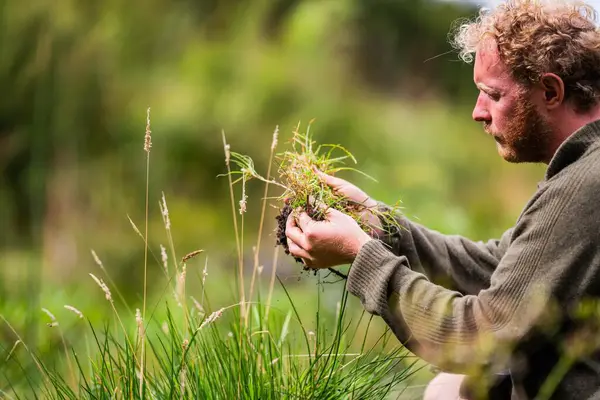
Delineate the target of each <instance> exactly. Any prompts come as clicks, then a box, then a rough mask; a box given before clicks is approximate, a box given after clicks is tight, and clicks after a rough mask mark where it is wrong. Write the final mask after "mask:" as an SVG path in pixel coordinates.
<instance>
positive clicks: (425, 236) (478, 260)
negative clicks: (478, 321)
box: [374, 203, 512, 294]
mask: <svg viewBox="0 0 600 400" xmlns="http://www.w3.org/2000/svg"><path fill="white" fill-rule="evenodd" d="M379 210H380V211H389V210H390V209H389V208H388V207H387V206H386V205H385V204H383V203H379ZM382 222H383V225H384V229H385V231H387V232H388V233H380V234H376V235H375V236H374V237H376V238H378V239H380V240H381V241H382V242H383V243H385V244H386V245H387V246H388V248H389V250H390V251H391V252H392V253H394V254H395V255H397V256H405V257H406V258H407V259H408V264H409V265H410V268H411V269H412V270H413V271H417V272H421V273H423V274H425V275H426V276H427V277H428V278H429V279H430V280H431V281H433V282H435V283H439V284H443V285H444V286H446V287H453V288H455V289H456V290H458V291H460V292H461V293H463V294H477V293H478V292H479V291H480V290H482V289H485V288H487V287H488V286H489V284H490V278H491V276H492V273H493V272H494V270H495V269H496V267H497V266H498V263H499V262H500V259H501V258H502V257H503V256H504V254H505V252H506V249H507V248H508V245H509V243H510V239H511V235H512V229H509V230H508V231H506V232H505V233H504V234H503V235H502V237H501V238H500V239H495V240H489V241H487V242H481V241H480V242H475V241H472V240H469V239H467V238H465V237H462V236H458V235H444V234H441V233H439V232H436V231H434V230H431V229H428V228H426V227H424V226H422V225H420V224H417V223H415V222H412V221H410V220H409V219H407V218H405V217H401V216H398V217H396V222H397V223H398V224H399V225H400V226H401V228H400V229H399V230H398V229H394V227H390V226H389V225H388V224H385V223H384V221H382Z"/></svg>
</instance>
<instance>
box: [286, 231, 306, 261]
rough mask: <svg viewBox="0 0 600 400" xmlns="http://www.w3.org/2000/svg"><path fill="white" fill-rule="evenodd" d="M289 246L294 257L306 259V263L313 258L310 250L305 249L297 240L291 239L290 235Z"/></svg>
mask: <svg viewBox="0 0 600 400" xmlns="http://www.w3.org/2000/svg"><path fill="white" fill-rule="evenodd" d="M288 248H289V250H290V254H291V255H293V256H294V257H300V258H302V259H304V263H305V264H307V265H308V262H310V260H311V256H310V254H308V252H307V251H306V250H304V249H303V248H302V247H300V246H298V244H297V243H296V242H294V241H293V240H291V239H290V238H289V237H288Z"/></svg>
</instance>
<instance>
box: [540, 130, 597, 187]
mask: <svg viewBox="0 0 600 400" xmlns="http://www.w3.org/2000/svg"><path fill="white" fill-rule="evenodd" d="M599 141H600V120H596V121H594V122H590V123H589V124H587V125H584V126H582V127H581V128H579V129H578V130H576V131H575V132H573V134H572V135H571V136H569V137H568V138H567V140H565V141H564V142H562V144H561V145H560V146H559V147H558V149H557V150H556V153H554V156H553V157H552V160H550V163H549V164H548V169H547V170H546V177H545V180H548V179H551V178H552V177H553V176H554V175H556V174H558V173H559V172H560V171H562V170H563V169H564V168H566V167H568V166H569V165H571V164H573V163H574V162H575V161H577V160H578V159H580V158H581V157H582V156H583V155H584V154H585V153H586V152H587V150H588V149H589V148H590V147H591V146H592V145H593V144H594V143H596V142H599Z"/></svg>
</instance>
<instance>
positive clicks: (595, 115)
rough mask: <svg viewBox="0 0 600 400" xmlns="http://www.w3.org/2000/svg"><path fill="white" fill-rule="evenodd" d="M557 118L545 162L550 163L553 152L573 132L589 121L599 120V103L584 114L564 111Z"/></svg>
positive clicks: (554, 152)
mask: <svg viewBox="0 0 600 400" xmlns="http://www.w3.org/2000/svg"><path fill="white" fill-rule="evenodd" d="M557 120H558V123H557V124H556V126H557V130H556V131H555V135H554V137H555V140H554V142H553V144H552V148H551V149H550V152H549V154H550V157H549V158H548V159H547V160H546V161H545V163H546V164H548V163H550V160H551V159H552V157H553V156H554V154H556V151H557V150H558V148H559V147H560V145H561V144H562V143H563V142H564V141H565V140H567V139H568V138H569V137H571V135H572V134H573V133H575V132H577V131H578V130H579V129H581V128H582V127H584V126H586V125H587V124H589V123H592V122H594V121H597V120H600V104H599V105H597V106H595V107H594V108H592V109H591V110H590V111H588V112H586V113H584V114H581V113H576V112H574V111H573V110H568V111H565V112H564V113H562V114H561V115H560V116H559V117H558V118H557Z"/></svg>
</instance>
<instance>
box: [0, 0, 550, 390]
mask: <svg viewBox="0 0 600 400" xmlns="http://www.w3.org/2000/svg"><path fill="white" fill-rule="evenodd" d="M476 7H477V5H476V4H473V3H471V2H463V3H460V2H458V3H457V2H448V1H433V0H431V1H429V0H319V1H315V0H253V1H249V0H143V1H142V0H126V1H125V0H105V1H102V2H96V1H85V0H58V1H57V0H34V1H15V0H0V313H1V314H2V315H4V316H5V317H6V318H7V320H9V321H10V322H11V323H12V324H13V326H14V327H15V329H17V330H18V331H19V332H21V333H22V335H23V337H24V338H26V340H27V341H28V342H29V343H30V345H31V346H32V347H36V348H39V349H40V351H41V352H48V353H51V352H52V351H53V348H54V347H55V345H56V343H57V342H56V341H57V340H58V339H57V338H56V337H54V336H53V334H52V333H48V328H47V326H46V322H47V318H48V317H47V316H46V315H45V314H43V313H42V312H41V311H40V309H41V307H45V308H48V309H50V310H53V311H54V312H55V314H56V316H57V318H58V319H59V321H62V323H63V326H64V327H65V329H80V328H77V327H73V323H71V322H69V319H68V318H69V317H68V315H67V313H68V311H66V310H64V309H63V308H62V307H63V305H64V304H71V305H74V306H76V307H78V308H80V309H81V310H82V311H83V312H84V314H86V316H87V317H89V318H90V319H91V320H93V321H102V320H103V318H105V317H106V316H107V315H108V314H109V311H108V310H109V308H108V305H106V304H105V302H104V301H103V294H102V293H101V292H100V291H99V289H98V287H97V286H96V285H95V284H94V282H93V281H92V280H91V279H90V277H89V276H88V273H89V272H93V273H96V274H98V275H101V272H100V271H99V269H98V268H99V267H98V266H97V265H96V264H95V263H94V260H93V258H92V256H91V254H90V250H91V249H94V250H95V251H96V252H97V253H98V255H99V257H100V258H101V259H102V261H103V263H104V266H105V267H106V269H107V270H109V271H110V273H111V276H112V278H113V279H114V282H115V284H116V285H117V286H119V287H120V290H121V292H122V294H123V296H124V297H125V298H126V301H127V302H129V303H130V304H132V305H133V307H134V308H135V307H136V304H137V307H139V302H140V299H141V297H142V293H143V279H142V277H143V265H144V264H143V263H144V245H143V242H142V240H141V239H140V237H139V236H138V235H137V234H136V233H135V231H134V230H133V229H132V227H131V224H130V222H129V220H128V216H129V217H130V218H131V219H132V221H134V222H135V223H136V224H137V225H138V227H140V229H141V228H143V226H144V213H145V209H144V204H145V185H146V169H145V168H146V160H145V153H144V151H143V141H144V132H145V125H146V109H147V108H148V107H151V130H152V142H153V147H152V150H151V162H150V188H149V189H150V191H149V196H150V210H149V211H150V226H149V238H150V239H149V242H150V243H149V244H150V248H151V249H152V251H153V252H154V254H156V255H157V256H158V258H160V250H159V245H160V244H164V245H168V243H167V238H166V235H165V230H164V226H163V221H162V218H161V216H160V211H159V208H158V202H159V199H160V198H161V196H162V193H163V192H164V194H165V197H166V199H167V203H168V207H169V211H170V217H171V222H172V229H173V235H174V240H175V248H176V249H177V252H178V255H183V254H185V253H187V252H190V251H192V250H196V249H204V250H205V253H204V254H203V256H202V258H199V259H198V260H197V261H195V263H192V264H191V265H190V267H189V268H190V270H191V271H192V273H190V275H193V276H194V277H197V276H199V275H201V272H202V268H203V266H204V263H205V262H206V261H208V271H209V275H208V281H207V282H208V283H207V291H209V292H212V293H211V296H212V298H211V299H212V302H213V303H215V304H225V303H226V302H227V301H231V299H232V296H234V295H235V293H236V287H235V283H234V281H235V274H236V269H235V268H236V257H237V256H236V247H235V236H234V231H233V224H232V211H231V208H230V201H229V191H228V185H227V179H226V178H223V177H218V175H219V174H223V173H224V172H225V171H226V170H225V164H224V154H223V144H222V139H221V132H222V131H224V132H225V134H226V135H227V139H228V142H229V143H230V144H231V148H232V150H233V151H236V152H239V153H243V154H247V155H249V156H251V157H252V158H253V159H254V161H255V163H256V167H257V170H258V171H259V172H262V173H265V171H266V167H267V162H268V156H269V150H270V146H271V140H272V134H273V130H274V129H275V127H276V126H278V127H279V130H280V140H279V148H278V149H279V150H281V151H283V150H285V149H286V146H288V144H287V141H288V140H289V139H290V138H291V136H292V132H293V130H294V129H295V127H296V126H297V125H298V123H300V124H301V125H300V126H301V130H302V129H304V128H305V127H306V124H307V123H308V122H309V121H310V120H312V119H314V122H313V124H312V127H311V132H312V133H313V134H314V139H315V140H316V141H317V142H319V143H338V144H341V145H343V146H344V147H346V148H347V149H348V150H350V151H351V152H352V153H353V154H354V155H355V156H356V158H357V160H358V164H357V165H356V166H354V167H357V168H359V169H361V170H362V171H364V172H366V173H367V174H369V175H371V176H373V177H375V178H376V179H377V182H373V181H370V180H368V179H366V178H364V177H363V176H362V175H360V174H357V173H352V172H345V173H341V174H340V175H339V176H341V177H343V178H346V179H348V180H350V181H352V182H354V183H356V184H357V185H359V186H360V187H362V188H363V189H364V190H365V191H367V192H368V193H369V194H371V195H372V196H373V197H375V198H377V199H379V200H382V201H384V202H387V203H395V202H397V201H399V200H400V201H402V207H403V210H404V212H405V213H406V214H407V215H408V216H409V217H410V218H413V219H414V220H418V221H420V222H421V223H424V224H426V225H427V226H429V227H431V228H432V229H437V230H440V231H442V232H444V233H452V234H462V235H466V236H468V237H470V238H472V239H476V240H485V239H489V238H491V237H497V236H499V235H500V234H501V233H502V232H503V231H504V230H505V229H507V228H509V227H510V226H511V224H512V223H513V222H514V221H515V219H516V217H517V216H518V214H519V212H520V210H521V208H522V207H523V206H524V204H525V202H526V200H527V199H528V197H529V196H530V195H531V194H532V193H533V192H534V190H535V186H536V182H537V181H538V180H540V179H542V176H543V167H542V166H534V165H511V164H508V163H506V162H504V161H503V160H501V159H500V157H499V156H498V155H497V152H496V148H495V144H494V142H493V140H492V139H491V138H489V137H488V136H486V135H485V134H484V132H483V130H482V129H481V127H480V126H479V125H478V124H477V123H475V122H473V121H472V120H471V110H472V107H473V105H474V101H475V98H476V95H477V92H476V89H475V87H474V85H473V83H472V66H470V65H466V64H464V63H462V62H461V61H459V59H458V56H457V54H456V53H455V52H454V51H452V48H451V46H450V45H449V43H448V34H449V32H451V29H452V27H453V26H455V24H456V20H457V19H459V18H471V17H473V16H475V15H476V11H477V8H476ZM235 189H236V196H238V197H239V196H240V191H241V186H239V185H238V186H236V188H235ZM263 190H264V186H263V185H262V184H260V183H259V182H254V181H252V182H249V184H248V188H247V194H248V196H249V201H248V212H247V214H246V215H245V228H244V229H245V230H244V237H245V246H244V252H245V257H246V260H248V261H247V263H248V264H249V265H251V264H252V261H251V260H252V258H253V256H252V246H253V245H255V243H256V239H257V231H258V224H259V216H260V208H261V197H262V192H263ZM270 194H271V195H277V191H276V189H274V188H273V189H272V190H271V192H270ZM270 204H271V206H269V207H268V208H267V216H266V224H265V237H264V239H263V242H262V245H261V253H260V255H259V263H260V265H262V266H264V269H263V270H262V274H261V275H260V276H259V282H260V285H261V287H265V286H266V282H267V280H268V276H269V272H270V270H271V268H272V259H273V248H274V241H275V238H274V236H273V230H274V228H275V215H276V214H277V212H278V210H277V207H279V206H280V204H278V203H276V202H270ZM206 257H208V259H206ZM150 261H151V262H150V264H149V277H148V286H149V291H150V293H151V296H154V298H155V299H160V296H162V295H164V290H165V282H164V277H163V275H162V271H161V266H160V263H158V262H156V261H155V260H154V258H152V257H151V259H150ZM278 268H279V269H278V273H279V276H280V277H281V279H282V281H283V282H285V283H286V285H288V287H290V288H291V290H292V291H293V293H294V296H295V300H296V301H297V305H298V304H299V305H300V306H301V308H302V309H303V310H304V312H306V315H308V316H309V318H310V317H312V318H314V307H313V306H314V297H315V293H316V291H317V290H322V293H323V296H324V298H325V299H326V302H327V301H329V303H330V304H332V307H334V306H335V303H336V301H337V300H339V295H340V293H339V290H337V289H335V290H334V289H333V287H334V286H331V289H330V287H328V286H323V287H319V288H317V287H316V282H317V280H316V278H315V277H313V276H312V275H308V274H300V269H299V266H298V265H297V264H294V263H293V262H292V260H290V259H289V258H288V257H285V256H283V254H281V255H280V257H279V265H278ZM195 279H196V278H195ZM190 285H192V286H191V288H192V289H188V290H192V293H193V290H194V289H193V288H194V287H195V286H193V285H194V284H193V283H190ZM263 290H264V289H263ZM327 299H329V300H327ZM276 302H278V304H280V305H281V307H285V306H284V305H283V304H284V303H285V299H284V298H283V297H282V295H281V293H280V292H278V294H277V295H276ZM351 306H352V307H354V308H355V309H357V310H358V309H359V308H360V304H359V303H358V301H353V302H351ZM71 320H72V319H71ZM83 328H84V327H82V328H81V329H83ZM75 336H76V335H75ZM71 337H73V336H71ZM14 340H15V338H14V335H13V334H12V332H11V331H10V330H9V329H8V328H7V327H6V326H2V327H0V341H1V342H2V349H3V350H4V351H8V350H9V349H10V348H11V347H12V344H13V343H14ZM71 340H76V339H71ZM0 355H1V354H0ZM0 379H1V378H0Z"/></svg>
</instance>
